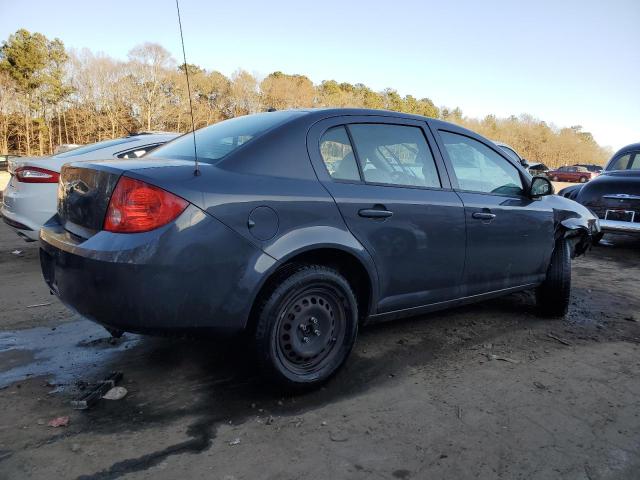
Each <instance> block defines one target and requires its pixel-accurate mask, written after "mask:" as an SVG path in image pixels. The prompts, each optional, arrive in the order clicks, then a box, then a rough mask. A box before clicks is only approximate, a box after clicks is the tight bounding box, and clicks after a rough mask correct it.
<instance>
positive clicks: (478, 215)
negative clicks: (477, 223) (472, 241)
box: [471, 212, 496, 220]
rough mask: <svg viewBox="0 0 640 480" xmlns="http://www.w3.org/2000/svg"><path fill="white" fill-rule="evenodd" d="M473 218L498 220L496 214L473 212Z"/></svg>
mask: <svg viewBox="0 0 640 480" xmlns="http://www.w3.org/2000/svg"><path fill="white" fill-rule="evenodd" d="M471 216H472V217H473V218H476V219H478V220H493V219H494V218H496V214H495V213H488V212H473V214H472V215H471Z"/></svg>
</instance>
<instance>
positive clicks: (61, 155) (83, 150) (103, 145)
mask: <svg viewBox="0 0 640 480" xmlns="http://www.w3.org/2000/svg"><path fill="white" fill-rule="evenodd" d="M134 140H135V139H134V138H116V139H115V140H105V141H104V142H98V143H92V144H91V145H86V146H84V147H78V148H74V149H73V150H69V151H68V152H64V153H59V154H57V155H54V156H53V158H68V157H75V156H76V155H82V154H84V153H89V152H94V151H96V150H100V149H101V148H106V147H113V146H114V145H120V144H121V143H128V142H133V141H134Z"/></svg>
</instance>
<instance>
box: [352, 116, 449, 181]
mask: <svg viewBox="0 0 640 480" xmlns="http://www.w3.org/2000/svg"><path fill="white" fill-rule="evenodd" d="M349 131H350V133H351V137H352V138H353V143H354V145H355V149H356V153H357V155H358V160H359V161H360V167H361V168H362V174H363V175H364V180H365V181H366V182H371V183H383V184H390V185H401V186H417V187H431V188H440V186H441V184H440V177H439V176H438V170H437V169H436V164H435V161H434V159H433V155H432V154H431V149H430V148H429V145H428V144H427V141H426V139H425V137H424V134H423V132H422V130H421V129H420V128H418V127H409V126H402V125H385V124H353V125H349Z"/></svg>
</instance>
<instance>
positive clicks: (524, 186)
mask: <svg viewBox="0 0 640 480" xmlns="http://www.w3.org/2000/svg"><path fill="white" fill-rule="evenodd" d="M437 130H438V136H439V137H440V138H439V141H440V142H442V150H443V152H442V156H443V157H445V158H446V159H447V162H448V166H450V167H451V172H450V173H449V178H451V180H452V189H453V190H454V191H456V192H463V193H476V194H480V195H492V196H495V197H504V198H527V194H526V192H527V190H528V189H529V187H530V182H529V181H527V180H528V179H527V178H525V177H523V175H522V172H521V171H520V169H519V168H518V167H517V166H516V165H515V164H514V163H513V161H512V160H511V159H510V158H508V156H507V154H506V152H504V153H500V152H499V151H497V150H496V149H495V148H493V147H491V146H490V145H489V144H487V143H485V142H483V141H482V140H480V139H478V138H474V137H472V136H471V135H467V134H465V133H462V132H456V131H455V130H449V129H447V128H438V129H437ZM440 132H445V133H451V134H453V135H459V136H461V137H466V138H469V139H471V140H474V141H476V142H478V143H480V144H482V145H484V146H485V147H487V148H488V149H490V150H491V151H493V152H494V153H496V154H497V155H498V156H499V157H501V158H502V159H503V160H505V161H506V162H507V163H508V164H509V165H511V166H512V167H513V168H514V169H515V170H516V172H517V173H518V176H519V177H520V182H521V183H522V193H520V194H517V195H510V194H506V193H494V192H480V191H478V190H467V189H464V188H460V182H459V180H458V176H457V175H456V171H455V168H453V163H452V162H451V157H450V156H449V152H448V151H447V148H446V147H445V144H444V139H443V138H442V137H441V136H440ZM453 181H455V185H453Z"/></svg>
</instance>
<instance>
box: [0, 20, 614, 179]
mask: <svg viewBox="0 0 640 480" xmlns="http://www.w3.org/2000/svg"><path fill="white" fill-rule="evenodd" d="M185 69H188V73H189V77H190V81H191V97H192V98H191V100H192V104H193V114H194V122H195V126H196V128H200V127H204V126H206V125H210V124H212V123H215V122H219V121H222V120H225V119H228V118H232V117H236V116H239V115H247V114H250V113H256V112H260V111H265V110H267V109H270V108H275V109H278V110H280V109H287V108H309V107H363V108H375V109H388V110H395V111H399V112H406V113H414V114H418V115H424V116H428V117H434V118H440V119H443V120H446V121H450V122H453V123H457V124H460V125H462V126H465V127H467V128H470V129H472V130H475V131H477V132H478V133H480V134H482V135H484V136H487V137H488V138H491V139H494V140H500V141H503V142H505V143H508V144H510V145H512V146H513V147H514V148H515V149H516V150H517V151H518V152H520V153H521V154H522V155H523V156H524V157H525V158H527V159H529V160H531V161H539V162H543V163H545V164H547V165H549V166H551V167H555V166H559V165H565V164H573V163H597V164H602V163H603V162H604V161H605V160H606V159H607V158H608V157H609V156H610V154H611V152H610V151H609V150H608V149H605V148H603V147H601V146H599V145H598V144H597V142H596V141H595V140H594V139H593V137H592V135H591V134H590V133H588V132H584V131H582V128H581V127H580V126H573V127H570V128H561V129H558V128H555V127H553V126H551V125H548V124H546V123H545V122H543V121H540V120H538V119H535V118H533V117H531V116H529V115H520V116H518V117H516V116H511V117H508V118H496V117H495V116H493V115H488V116H487V117H485V118H483V119H474V118H469V117H466V116H464V115H463V113H462V111H461V110H460V109H459V108H455V109H449V108H446V107H440V108H438V107H436V105H435V104H434V103H433V101H431V100H430V99H429V98H420V99H419V98H416V97H414V96H412V95H405V96H401V95H400V94H398V92H397V91H396V90H393V89H391V88H388V89H385V90H383V91H374V90H372V89H371V88H369V87H367V86H366V85H363V84H361V83H357V84H355V85H352V84H350V83H339V82H336V81H335V80H325V81H322V82H321V83H320V84H314V83H313V82H312V81H311V80H310V79H309V78H308V77H306V76H305V75H289V74H285V73H282V72H273V73H271V74H269V75H267V76H266V77H264V78H262V79H259V78H257V77H256V76H255V75H252V74H251V73H249V72H247V71H245V70H237V71H236V72H234V73H233V74H232V75H231V76H225V75H223V74H222V73H220V72H218V71H207V70H205V69H203V68H200V67H199V66H197V65H191V64H189V65H184V64H178V63H177V62H176V60H175V59H174V58H172V56H171V54H170V53H169V52H168V51H167V50H166V49H165V48H163V47H162V46H161V45H158V44H154V43H145V44H142V45H139V46H136V47H134V48H132V49H131V50H130V52H129V54H128V60H127V61H121V60H117V59H114V58H111V57H109V56H105V55H102V54H95V53H93V52H91V51H90V50H87V49H84V50H82V51H79V52H75V51H73V52H70V51H67V50H66V49H65V47H64V44H63V42H62V41H61V40H59V39H57V38H56V39H53V40H50V39H48V38H47V37H46V36H44V35H43V34H41V33H31V32H29V31H27V30H24V29H20V30H18V31H16V32H15V33H14V34H13V35H10V36H9V38H8V39H7V40H5V41H4V42H3V43H2V46H1V47H0V153H15V154H21V155H48V154H51V153H53V152H54V151H55V148H56V147H57V146H58V145H61V144H70V143H74V144H87V143H92V142H97V141H100V140H104V139H109V138H115V137H119V136H123V135H127V134H128V133H132V132H138V131H158V130H160V131H175V132H186V131H188V130H190V128H191V115H190V110H189V98H188V93H187V84H186V77H185Z"/></svg>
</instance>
